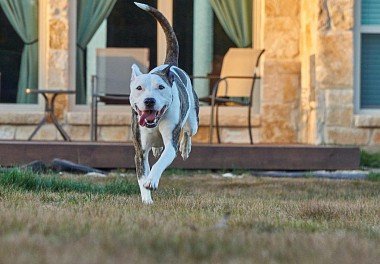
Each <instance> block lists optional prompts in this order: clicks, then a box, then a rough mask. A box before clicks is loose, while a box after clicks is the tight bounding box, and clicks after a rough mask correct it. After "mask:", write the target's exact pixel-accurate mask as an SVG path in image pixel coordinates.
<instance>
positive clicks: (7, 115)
mask: <svg viewBox="0 0 380 264" xmlns="http://www.w3.org/2000/svg"><path fill="white" fill-rule="evenodd" d="M43 116H44V114H43V112H42V111H41V112H5V111H3V112H2V113H1V115H0V124H3V125H6V124H14V125H25V124H38V122H39V121H40V120H41V119H42V117H43Z"/></svg>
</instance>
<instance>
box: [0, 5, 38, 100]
mask: <svg viewBox="0 0 380 264" xmlns="http://www.w3.org/2000/svg"><path fill="white" fill-rule="evenodd" d="M0 5H1V8H2V9H3V11H4V13H5V15H6V16H7V18H8V20H9V22H10V23H11V25H12V26H13V28H14V30H15V31H16V32H17V34H18V35H19V36H20V38H21V39H22V41H23V42H24V50H23V52H22V56H21V65H20V75H19V76H20V77H19V81H18V90H17V103H23V104H31V103H37V95H36V94H29V95H27V94H26V93H25V89H27V88H32V89H38V0H0Z"/></svg>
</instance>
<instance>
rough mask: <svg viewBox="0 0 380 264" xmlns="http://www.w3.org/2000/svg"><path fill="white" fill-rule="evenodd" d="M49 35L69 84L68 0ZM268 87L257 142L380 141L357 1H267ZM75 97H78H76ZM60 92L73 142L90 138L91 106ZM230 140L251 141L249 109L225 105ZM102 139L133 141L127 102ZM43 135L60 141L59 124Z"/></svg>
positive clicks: (29, 118) (11, 134)
mask: <svg viewBox="0 0 380 264" xmlns="http://www.w3.org/2000/svg"><path fill="white" fill-rule="evenodd" d="M46 1H47V2H48V3H47V13H48V15H47V19H48V27H47V31H48V32H46V34H47V35H48V36H49V37H48V39H47V40H46V41H47V42H48V43H47V51H46V52H47V54H48V57H47V62H46V66H47V67H46V83H47V88H61V89H69V86H70V84H69V83H70V82H69V45H70V39H69V35H70V34H69V26H70V23H69V6H68V0H46ZM262 1H263V4H264V20H263V21H261V22H262V23H263V25H264V27H263V29H264V30H263V36H262V39H263V44H264V48H265V49H266V53H265V57H264V59H263V72H264V75H263V80H262V83H263V86H262V92H261V109H260V114H255V115H254V116H253V118H252V120H253V124H254V130H253V132H254V133H253V134H254V141H255V142H256V143H309V144H344V145H361V146H364V145H378V144H380V118H379V117H376V116H373V115H372V116H369V115H359V114H357V113H355V109H354V83H353V74H354V73H353V65H354V64H353V58H354V51H353V26H354V0H262ZM71 100H73V98H72V99H71ZM70 105H72V104H70V103H69V100H68V98H67V97H65V96H63V97H60V99H59V103H58V112H59V116H60V118H61V120H60V121H61V122H62V123H63V124H64V127H65V129H66V130H67V131H68V133H69V134H70V135H71V136H72V138H73V140H89V120H90V117H89V108H88V109H84V110H83V109H82V110H80V111H78V110H75V109H71V108H70ZM209 111H210V109H209V108H208V107H202V109H201V127H200V130H199V134H198V135H197V136H196V138H195V142H207V139H208V125H209ZM42 115H43V111H42V110H41V108H40V110H38V111H34V112H25V111H24V112H23V111H16V112H9V113H6V114H4V113H3V115H1V116H0V139H26V138H27V137H28V136H29V135H30V133H31V132H32V130H33V129H34V127H35V126H36V124H37V123H38V120H39V119H40V118H41V117H42ZM221 116H222V120H223V122H222V130H221V133H222V138H223V139H224V141H225V142H240V143H243V142H248V133H247V130H246V128H245V122H246V120H245V111H243V110H241V109H239V108H235V109H233V110H226V109H225V110H222V114H221ZM100 125H101V126H100V131H99V134H100V136H99V137H100V139H101V140H109V141H125V140H130V113H129V108H128V107H124V108H121V109H119V110H116V111H105V112H102V113H101V114H100ZM36 139H48V140H52V139H53V140H55V139H60V136H59V134H58V133H57V131H56V130H55V129H54V127H53V126H52V125H47V126H44V127H43V129H42V130H41V133H39V134H38V135H37V136H36Z"/></svg>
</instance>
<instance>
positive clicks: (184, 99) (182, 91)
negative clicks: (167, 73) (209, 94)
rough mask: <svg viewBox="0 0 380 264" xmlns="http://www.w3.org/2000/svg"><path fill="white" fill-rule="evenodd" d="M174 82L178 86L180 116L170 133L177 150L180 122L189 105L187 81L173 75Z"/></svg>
mask: <svg viewBox="0 0 380 264" xmlns="http://www.w3.org/2000/svg"><path fill="white" fill-rule="evenodd" d="M174 82H175V83H176V84H177V87H178V97H179V104H180V111H179V114H180V117H179V121H178V124H177V125H176V126H175V127H174V129H173V132H172V135H173V139H172V142H173V147H174V149H175V150H176V151H178V147H179V146H178V142H179V136H180V135H181V129H182V122H183V120H184V119H185V117H186V114H187V112H188V111H189V108H190V105H189V100H188V98H189V95H188V94H187V91H186V86H185V83H187V81H185V83H184V82H182V79H178V77H177V76H175V75H174Z"/></svg>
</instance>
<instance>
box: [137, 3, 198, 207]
mask: <svg viewBox="0 0 380 264" xmlns="http://www.w3.org/2000/svg"><path fill="white" fill-rule="evenodd" d="M135 4H136V5H137V6H138V7H139V8H141V9H142V10H145V11H147V12H148V13H149V14H151V15H152V16H153V17H154V18H155V19H156V20H157V21H158V22H159V23H160V25H161V27H162V28H163V30H164V32H165V36H166V42H167V49H166V58H165V62H164V64H163V65H160V66H158V67H156V68H154V69H153V70H151V71H150V72H149V73H147V74H144V73H142V72H141V71H140V69H139V68H138V66H137V65H133V66H132V75H131V84H130V85H131V87H130V88H131V94H130V102H131V107H132V132H133V142H134V146H135V151H136V153H135V164H136V173H137V179H138V183H139V186H140V192H141V199H142V201H143V203H146V204H151V203H153V200H152V197H151V191H152V190H156V189H157V188H158V183H159V181H160V178H161V175H162V173H163V172H164V170H165V169H166V168H167V167H168V166H169V165H170V164H171V163H172V162H173V160H174V158H175V157H176V156H177V152H178V151H180V152H181V155H182V158H183V159H184V160H185V159H187V158H188V157H189V154H190V151H191V137H192V136H193V135H195V134H196V133H197V130H198V124H199V117H198V115H199V101H198V97H197V95H196V93H195V91H194V89H193V87H192V85H191V81H190V78H189V76H188V75H187V74H186V72H185V71H183V70H182V69H180V68H178V53H179V47H178V41H177V37H176V35H175V33H174V30H173V28H172V27H171V26H170V24H169V22H168V21H167V19H166V18H165V17H164V15H163V14H162V13H160V12H159V11H158V10H157V9H155V8H153V7H151V6H148V5H145V4H141V3H136V2H135ZM181 135H182V137H181ZM180 137H181V140H180ZM151 150H152V152H153V155H154V156H155V157H156V158H158V160H157V162H156V163H155V164H154V165H153V166H152V168H151V169H150V166H149V161H148V156H149V152H150V151H151Z"/></svg>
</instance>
